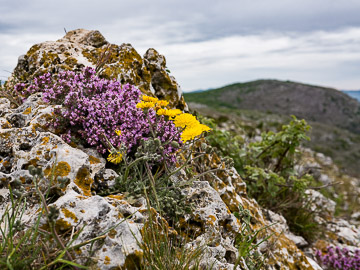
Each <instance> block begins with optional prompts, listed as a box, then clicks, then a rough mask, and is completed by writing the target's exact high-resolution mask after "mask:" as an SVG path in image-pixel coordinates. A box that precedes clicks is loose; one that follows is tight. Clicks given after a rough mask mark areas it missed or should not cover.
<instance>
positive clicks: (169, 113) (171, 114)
mask: <svg viewBox="0 0 360 270" xmlns="http://www.w3.org/2000/svg"><path fill="white" fill-rule="evenodd" d="M156 113H157V115H165V116H169V117H175V116H177V115H179V114H182V111H181V110H179V109H173V110H168V109H159V110H157V111H156Z"/></svg>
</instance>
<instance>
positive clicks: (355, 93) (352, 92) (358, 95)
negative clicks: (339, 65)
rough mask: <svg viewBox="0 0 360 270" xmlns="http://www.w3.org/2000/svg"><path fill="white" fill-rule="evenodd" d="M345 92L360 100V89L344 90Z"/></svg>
mask: <svg viewBox="0 0 360 270" xmlns="http://www.w3.org/2000/svg"><path fill="white" fill-rule="evenodd" d="M343 92H344V93H346V94H348V95H349V96H351V97H353V98H356V99H357V100H358V101H360V90H359V91H346V90H344V91H343Z"/></svg>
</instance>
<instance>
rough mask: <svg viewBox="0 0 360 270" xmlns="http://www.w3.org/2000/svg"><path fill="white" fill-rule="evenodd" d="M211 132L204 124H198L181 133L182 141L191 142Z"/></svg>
mask: <svg viewBox="0 0 360 270" xmlns="http://www.w3.org/2000/svg"><path fill="white" fill-rule="evenodd" d="M208 131H210V128H209V127H208V126H206V125H203V124H200V123H199V124H196V125H193V126H190V127H186V128H185V130H184V131H183V132H182V133H181V140H182V141H183V142H184V143H185V142H187V141H189V140H192V139H194V138H195V137H196V136H199V135H201V134H202V133H203V132H208Z"/></svg>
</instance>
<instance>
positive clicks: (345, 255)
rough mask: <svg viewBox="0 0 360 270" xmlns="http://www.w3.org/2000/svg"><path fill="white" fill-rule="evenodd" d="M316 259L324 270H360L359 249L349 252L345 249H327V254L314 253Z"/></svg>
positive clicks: (318, 251)
mask: <svg viewBox="0 0 360 270" xmlns="http://www.w3.org/2000/svg"><path fill="white" fill-rule="evenodd" d="M316 257H317V258H318V260H319V261H320V263H321V265H322V266H323V267H326V268H325V269H342V270H360V249H357V250H355V251H354V252H351V251H350V250H348V249H347V248H340V247H335V248H334V247H331V246H329V247H328V248H327V253H326V254H323V253H322V252H321V251H320V250H317V251H316Z"/></svg>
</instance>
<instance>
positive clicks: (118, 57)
mask: <svg viewBox="0 0 360 270" xmlns="http://www.w3.org/2000/svg"><path fill="white" fill-rule="evenodd" d="M105 55H107V56H105ZM99 59H102V60H104V59H106V61H104V63H105V64H104V65H103V66H102V67H101V72H100V74H101V76H102V77H104V78H107V79H116V80H118V81H120V82H121V83H122V84H125V83H130V84H132V85H135V86H136V87H138V88H139V89H140V90H141V91H142V92H143V93H145V94H149V95H157V96H158V97H160V98H163V99H166V100H168V101H169V102H170V105H171V106H173V107H177V108H179V109H182V110H183V109H187V105H186V103H185V101H184V98H183V96H182V91H181V88H180V86H179V85H178V83H177V82H176V80H175V78H174V77H172V76H170V75H169V74H168V72H167V68H166V61H165V57H164V56H163V55H160V54H159V53H158V52H157V51H156V50H155V49H149V50H148V51H147V52H146V53H145V55H144V58H142V57H141V56H140V55H139V54H138V53H137V51H136V50H135V49H134V48H133V47H132V46H131V45H130V44H126V43H123V44H121V45H116V44H109V42H107V41H106V39H105V38H104V37H103V36H102V35H101V33H100V32H99V31H90V30H85V29H77V30H73V31H69V32H68V33H67V34H66V35H65V36H64V37H63V38H61V39H59V40H57V41H46V42H43V43H39V44H36V45H34V46H32V47H31V48H30V49H29V51H28V52H27V53H26V54H25V55H23V56H21V57H20V58H19V60H18V64H17V66H16V68H15V70H14V72H13V74H12V76H11V77H10V78H9V79H8V86H9V87H11V86H14V85H15V83H19V82H23V83H30V82H31V80H32V79H33V78H34V77H36V76H38V75H42V74H44V73H47V72H51V73H58V72H60V71H63V70H74V71H80V70H81V69H83V68H84V67H86V66H90V67H96V66H97V64H98V63H99V61H100V62H101V60H99ZM0 116H1V115H0Z"/></svg>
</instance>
